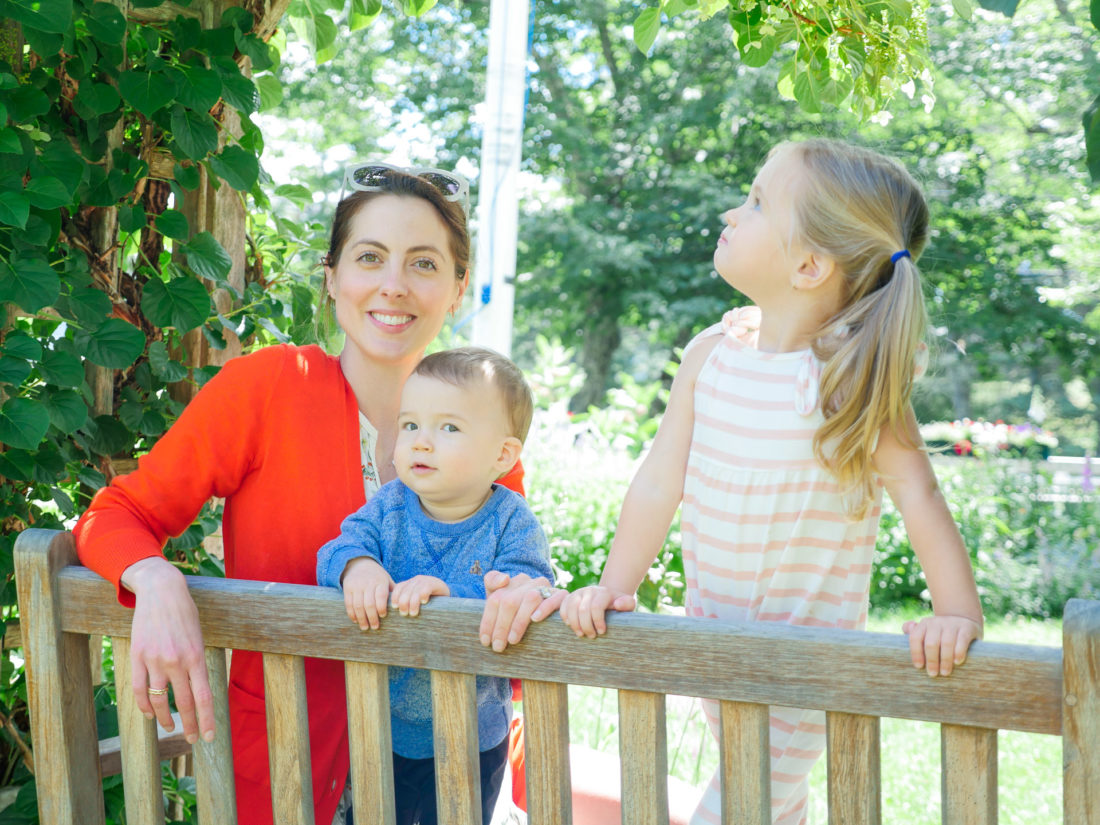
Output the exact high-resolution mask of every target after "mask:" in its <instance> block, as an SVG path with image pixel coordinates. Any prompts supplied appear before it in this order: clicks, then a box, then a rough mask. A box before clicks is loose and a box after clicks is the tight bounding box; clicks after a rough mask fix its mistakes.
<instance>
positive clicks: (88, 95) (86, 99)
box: [73, 80, 122, 120]
mask: <svg viewBox="0 0 1100 825" xmlns="http://www.w3.org/2000/svg"><path fill="white" fill-rule="evenodd" d="M120 103H122V97H121V95H119V93H118V89H116V88H115V87H114V86H112V85H111V84H110V83H93V82H92V81H91V80H85V81H84V82H83V83H81V84H80V89H78V90H77V93H76V97H75V98H73V105H74V106H78V107H80V108H82V109H83V110H84V111H83V112H82V113H81V114H82V116H85V117H86V119H88V120H90V119H92V118H96V117H99V116H100V115H105V114H107V113H108V112H113V111H114V110H115V109H117V108H118V107H119V104H120Z"/></svg>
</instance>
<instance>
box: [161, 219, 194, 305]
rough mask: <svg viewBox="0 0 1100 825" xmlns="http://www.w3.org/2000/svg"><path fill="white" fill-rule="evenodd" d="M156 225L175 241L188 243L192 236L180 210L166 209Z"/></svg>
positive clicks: (189, 226) (162, 232)
mask: <svg viewBox="0 0 1100 825" xmlns="http://www.w3.org/2000/svg"><path fill="white" fill-rule="evenodd" d="M155 223H156V226H157V232H159V233H160V234H162V235H165V236H166V237H169V238H171V239H172V240H174V241H186V240H187V236H188V235H189V234H191V225H190V224H189V223H188V222H187V216H186V215H184V214H183V213H182V212H180V211H179V210H178V209H165V210H164V211H163V212H161V213H160V214H159V215H157V219H156V221H155ZM158 326H159V324H158Z"/></svg>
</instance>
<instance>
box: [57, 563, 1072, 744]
mask: <svg viewBox="0 0 1100 825" xmlns="http://www.w3.org/2000/svg"><path fill="white" fill-rule="evenodd" d="M60 578H61V581H60V587H61V592H62V594H63V597H64V598H63V603H62V608H61V610H62V614H61V615H62V620H63V621H64V623H65V627H66V628H67V629H72V630H74V631H80V632H84V633H107V634H114V635H125V634H127V633H129V626H130V617H131V614H130V611H128V610H127V609H126V608H123V607H121V606H119V605H117V604H115V599H114V597H113V590H112V588H111V586H110V585H109V584H107V583H106V582H104V581H103V580H102V579H101V578H100V577H99V576H97V575H95V574H94V573H91V572H90V571H87V570H83V569H69V570H65V571H64V572H63V573H62V574H61V576H60ZM188 584H189V585H190V587H191V592H192V595H193V596H194V599H195V604H196V605H197V606H198V608H199V615H200V620H201V623H202V629H203V634H204V638H205V639H206V642H207V644H211V645H215V646H218V647H234V646H237V647H249V648H251V649H259V650H270V651H273V652H277V653H295V652H302V651H308V652H309V655H311V656H319V657H322V658H331V659H345V660H350V661H374V662H377V663H379V664H387V665H389V664H396V665H403V666H407V667H421V668H429V669H434V670H451V671H463V672H468V673H483V674H485V675H489V676H514V677H518V678H521V679H539V680H543V681H556V682H568V683H570V684H578V685H596V686H601V687H612V688H618V687H622V688H627V689H631V690H635V689H636V690H652V691H657V692H661V693H666V694H675V695H680V696H703V697H708V698H713V699H730V700H734V701H742V702H756V703H759V704H773V705H786V706H791V707H807V708H811V709H817V710H839V711H843V712H849V713H865V714H868V715H873V716H889V717H896V718H900V719H916V720H921V721H929V722H946V723H949V724H956V725H972V726H977V727H984V728H1000V729H1004V730H1020V731H1027V732H1031V733H1049V734H1060V733H1061V729H1062V706H1061V701H1060V699H1059V697H1060V696H1061V695H1062V654H1061V651H1060V650H1058V649H1057V648H1047V647H1037V646H1025V645H1006V644H996V643H993V642H975V643H974V644H973V645H972V646H971V648H970V653H969V655H968V657H967V661H966V664H964V665H963V666H962V667H960V668H958V669H957V670H956V671H955V672H954V673H953V674H952V675H951V678H949V679H929V678H928V676H927V675H925V674H924V673H923V672H922V671H918V670H916V669H915V668H913V666H912V665H911V664H910V663H909V644H908V640H907V639H906V637H904V636H902V635H900V634H898V635H892V634H884V633H862V632H856V631H843V630H818V629H816V628H805V627H789V626H787V625H779V624H777V623H773V622H751V623H736V622H721V621H712V620H707V621H700V620H698V619H689V618H680V617H673V616H653V615H643V614H634V613H626V614H614V615H611V616H609V618H608V622H609V625H608V626H609V631H608V635H607V636H602V637H600V638H599V639H595V640H590V642H589V643H588V644H587V645H586V646H585V649H584V653H585V655H584V656H578V655H576V653H577V647H576V645H577V640H576V637H575V636H574V635H573V633H572V632H571V631H570V630H569V629H568V628H567V627H566V626H565V625H564V624H563V623H562V622H541V623H540V624H537V625H534V626H532V627H531V628H530V630H529V631H528V633H527V635H526V636H525V637H524V640H523V641H522V642H521V643H520V644H518V645H515V646H510V647H509V648H508V650H507V652H506V653H504V654H499V653H493V652H492V651H491V650H489V649H487V648H483V647H482V646H481V645H480V644H478V642H477V635H478V634H477V628H478V625H479V623H480V621H481V610H482V604H481V603H480V602H478V601H474V600H465V599H449V598H441V599H433V600H432V601H431V602H430V603H428V604H427V605H425V606H424V608H423V609H422V610H421V612H420V618H419V619H417V621H415V622H402V621H393V619H392V618H388V619H384V620H383V624H382V628H381V629H380V630H378V631H376V632H374V633H372V635H371V644H370V645H364V644H362V636H361V634H360V631H359V630H358V629H357V628H355V626H354V625H351V624H350V623H349V622H348V621H347V617H346V616H345V615H344V604H343V600H342V598H341V596H340V594H339V593H338V592H337V591H335V590H327V589H322V588H316V587H306V586H302V585H291V584H275V583H270V582H252V581H234V580H229V579H210V578H200V577H192V578H189V580H188ZM272 596H277V597H278V598H271V597H272ZM425 638H430V639H432V643H431V644H423V639H425ZM242 640H248V641H247V642H246V643H242ZM659 649H666V650H677V651H681V652H682V655H681V656H663V657H655V656H654V655H653V651H654V650H659ZM826 659H827V660H828V661H830V662H832V663H834V665H835V666H833V667H829V668H822V667H816V666H813V665H814V664H815V663H818V662H821V661H823V660H826ZM759 662H767V663H768V667H767V668H761V667H760V666H759V664H758V663H759ZM715 673H722V674H724V678H722V679H716V678H714V674H715Z"/></svg>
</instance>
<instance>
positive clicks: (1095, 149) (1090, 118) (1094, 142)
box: [1081, 95, 1100, 183]
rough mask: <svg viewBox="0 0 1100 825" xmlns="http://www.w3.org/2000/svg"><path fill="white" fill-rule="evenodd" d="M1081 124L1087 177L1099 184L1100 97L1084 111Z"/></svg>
mask: <svg viewBox="0 0 1100 825" xmlns="http://www.w3.org/2000/svg"><path fill="white" fill-rule="evenodd" d="M1081 122H1082V124H1083V125H1084V127H1085V152H1086V156H1087V162H1088V169H1089V176H1090V177H1091V178H1092V181H1093V183H1100V95H1097V96H1096V99H1095V100H1093V101H1092V105H1091V106H1089V108H1088V109H1086V110H1085V114H1084V116H1083V117H1082V118H1081Z"/></svg>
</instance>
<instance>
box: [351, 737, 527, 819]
mask: <svg viewBox="0 0 1100 825" xmlns="http://www.w3.org/2000/svg"><path fill="white" fill-rule="evenodd" d="M480 762H481V822H482V825H489V821H490V820H491V819H492V818H493V809H494V808H495V807H496V804H497V797H498V796H499V795H500V785H501V782H503V781H504V771H505V769H506V768H507V767H508V737H507V736H505V737H504V740H503V741H502V742H501V743H500V744H499V745H497V746H496V747H495V748H490V749H489V750H487V751H482V752H481V759H480ZM393 798H394V808H395V810H396V811H397V825H437V822H438V820H437V819H436V811H435V759H406V758H405V757H404V756H400V755H398V754H396V753H395V754H394V755H393ZM347 821H348V825H353V822H354V820H353V819H352V812H351V811H348V819H347Z"/></svg>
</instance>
